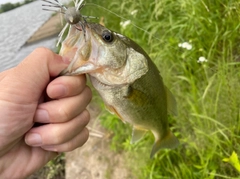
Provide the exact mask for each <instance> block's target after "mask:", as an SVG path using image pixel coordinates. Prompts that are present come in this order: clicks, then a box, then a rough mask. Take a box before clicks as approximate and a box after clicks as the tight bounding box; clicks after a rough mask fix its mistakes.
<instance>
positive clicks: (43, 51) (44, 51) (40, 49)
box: [33, 47, 53, 55]
mask: <svg viewBox="0 0 240 179" xmlns="http://www.w3.org/2000/svg"><path fill="white" fill-rule="evenodd" d="M33 53H36V54H38V55H41V54H44V55H52V54H53V52H52V51H51V50H49V49H48V48H45V47H38V48H36V49H35V50H34V51H33Z"/></svg>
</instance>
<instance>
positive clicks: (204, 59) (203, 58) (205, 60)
mask: <svg viewBox="0 0 240 179" xmlns="http://www.w3.org/2000/svg"><path fill="white" fill-rule="evenodd" d="M207 61H208V60H207V59H206V58H205V57H199V58H198V61H197V62H198V63H204V62H207Z"/></svg>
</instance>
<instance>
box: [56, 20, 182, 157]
mask: <svg viewBox="0 0 240 179" xmlns="http://www.w3.org/2000/svg"><path fill="white" fill-rule="evenodd" d="M84 33H85V35H84ZM84 33H83V32H82V31H79V30H78V29H76V28H75V27H74V26H72V27H71V28H70V30H69V33H68V35H67V37H66V39H65V40H64V41H63V43H62V47H61V50H60V55H62V56H64V57H67V58H68V59H70V60H71V63H70V65H69V66H68V68H67V69H65V70H64V71H63V72H62V75H80V74H88V75H89V76H90V80H91V82H92V85H93V87H94V88H95V89H96V90H97V91H98V92H99V94H100V96H101V97H102V99H103V101H104V103H105V105H106V107H107V108H108V109H109V111H110V112H112V113H114V114H116V115H117V116H118V117H119V118H120V119H121V120H122V121H123V122H128V123H130V124H132V126H133V133H132V143H134V142H136V141H138V140H140V139H141V138H142V136H143V135H144V133H145V132H146V131H148V130H150V131H152V133H153V135H154V137H155V144H154V146H153V148H152V152H151V157H153V156H154V154H155V153H156V152H157V151H158V150H159V149H162V148H170V149H172V148H175V147H177V146H178V144H179V142H178V139H177V138H176V137H175V136H174V134H173V133H172V132H171V131H170V129H169V124H168V113H170V114H177V107H176V101H175V99H174V97H173V95H172V93H171V92H170V91H169V90H168V89H167V88H166V86H165V85H164V84H163V80H162V77H161V76H160V73H159V71H158V69H157V67H156V66H155V64H154V63H153V62H152V60H151V59H150V58H149V56H148V55H147V53H146V52H145V51H144V50H143V49H142V48H141V47H140V46H138V45H137V44H136V43H135V42H133V41H132V40H130V39H129V38H127V37H125V36H123V35H121V34H118V33H115V32H112V31H110V30H109V29H107V28H105V27H103V26H102V25H100V24H95V23H88V24H87V26H86V28H85V32H84Z"/></svg>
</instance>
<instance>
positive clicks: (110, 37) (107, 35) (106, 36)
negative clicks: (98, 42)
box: [102, 30, 113, 42]
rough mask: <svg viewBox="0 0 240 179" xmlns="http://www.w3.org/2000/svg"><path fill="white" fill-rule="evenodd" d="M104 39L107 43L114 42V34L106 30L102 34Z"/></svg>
mask: <svg viewBox="0 0 240 179" xmlns="http://www.w3.org/2000/svg"><path fill="white" fill-rule="evenodd" d="M102 38H103V40H104V41H105V42H112V41H113V34H112V33H111V32H110V31H108V30H105V31H103V33H102Z"/></svg>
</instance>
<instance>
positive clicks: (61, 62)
mask: <svg viewBox="0 0 240 179" xmlns="http://www.w3.org/2000/svg"><path fill="white" fill-rule="evenodd" d="M68 63H69V62H68V61H67V60H66V59H63V58H62V57H60V56H59V55H56V54H54V53H53V52H51V51H50V50H48V49H45V48H39V49H37V50H35V51H34V52H33V53H31V54H30V55H29V56H28V57H27V58H26V59H25V60H23V62H22V63H20V64H19V65H18V66H17V67H15V68H12V69H10V70H7V71H4V72H2V73H0V178H26V177H27V176H29V175H31V174H32V173H34V172H35V171H37V170H38V169H40V168H41V167H43V166H44V165H45V164H46V163H47V162H48V161H49V160H51V159H52V158H54V157H55V156H57V155H58V152H66V151H71V150H73V149H75V148H77V147H79V146H81V145H83V144H84V143H85V142H86V141H87V139H88V130H87V129H86V125H87V123H88V122H89V118H90V116H89V113H88V111H87V110H86V106H87V105H88V103H89V102H90V100H91V91H90V89H89V88H88V87H87V86H86V78H85V76H84V75H82V76H61V77H57V78H55V79H54V80H52V81H51V79H52V78H54V77H56V76H58V74H59V73H60V72H61V71H62V70H63V69H65V68H66V67H67V66H68ZM50 98H51V99H50ZM34 123H42V124H44V125H40V126H38V127H33V125H34Z"/></svg>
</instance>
